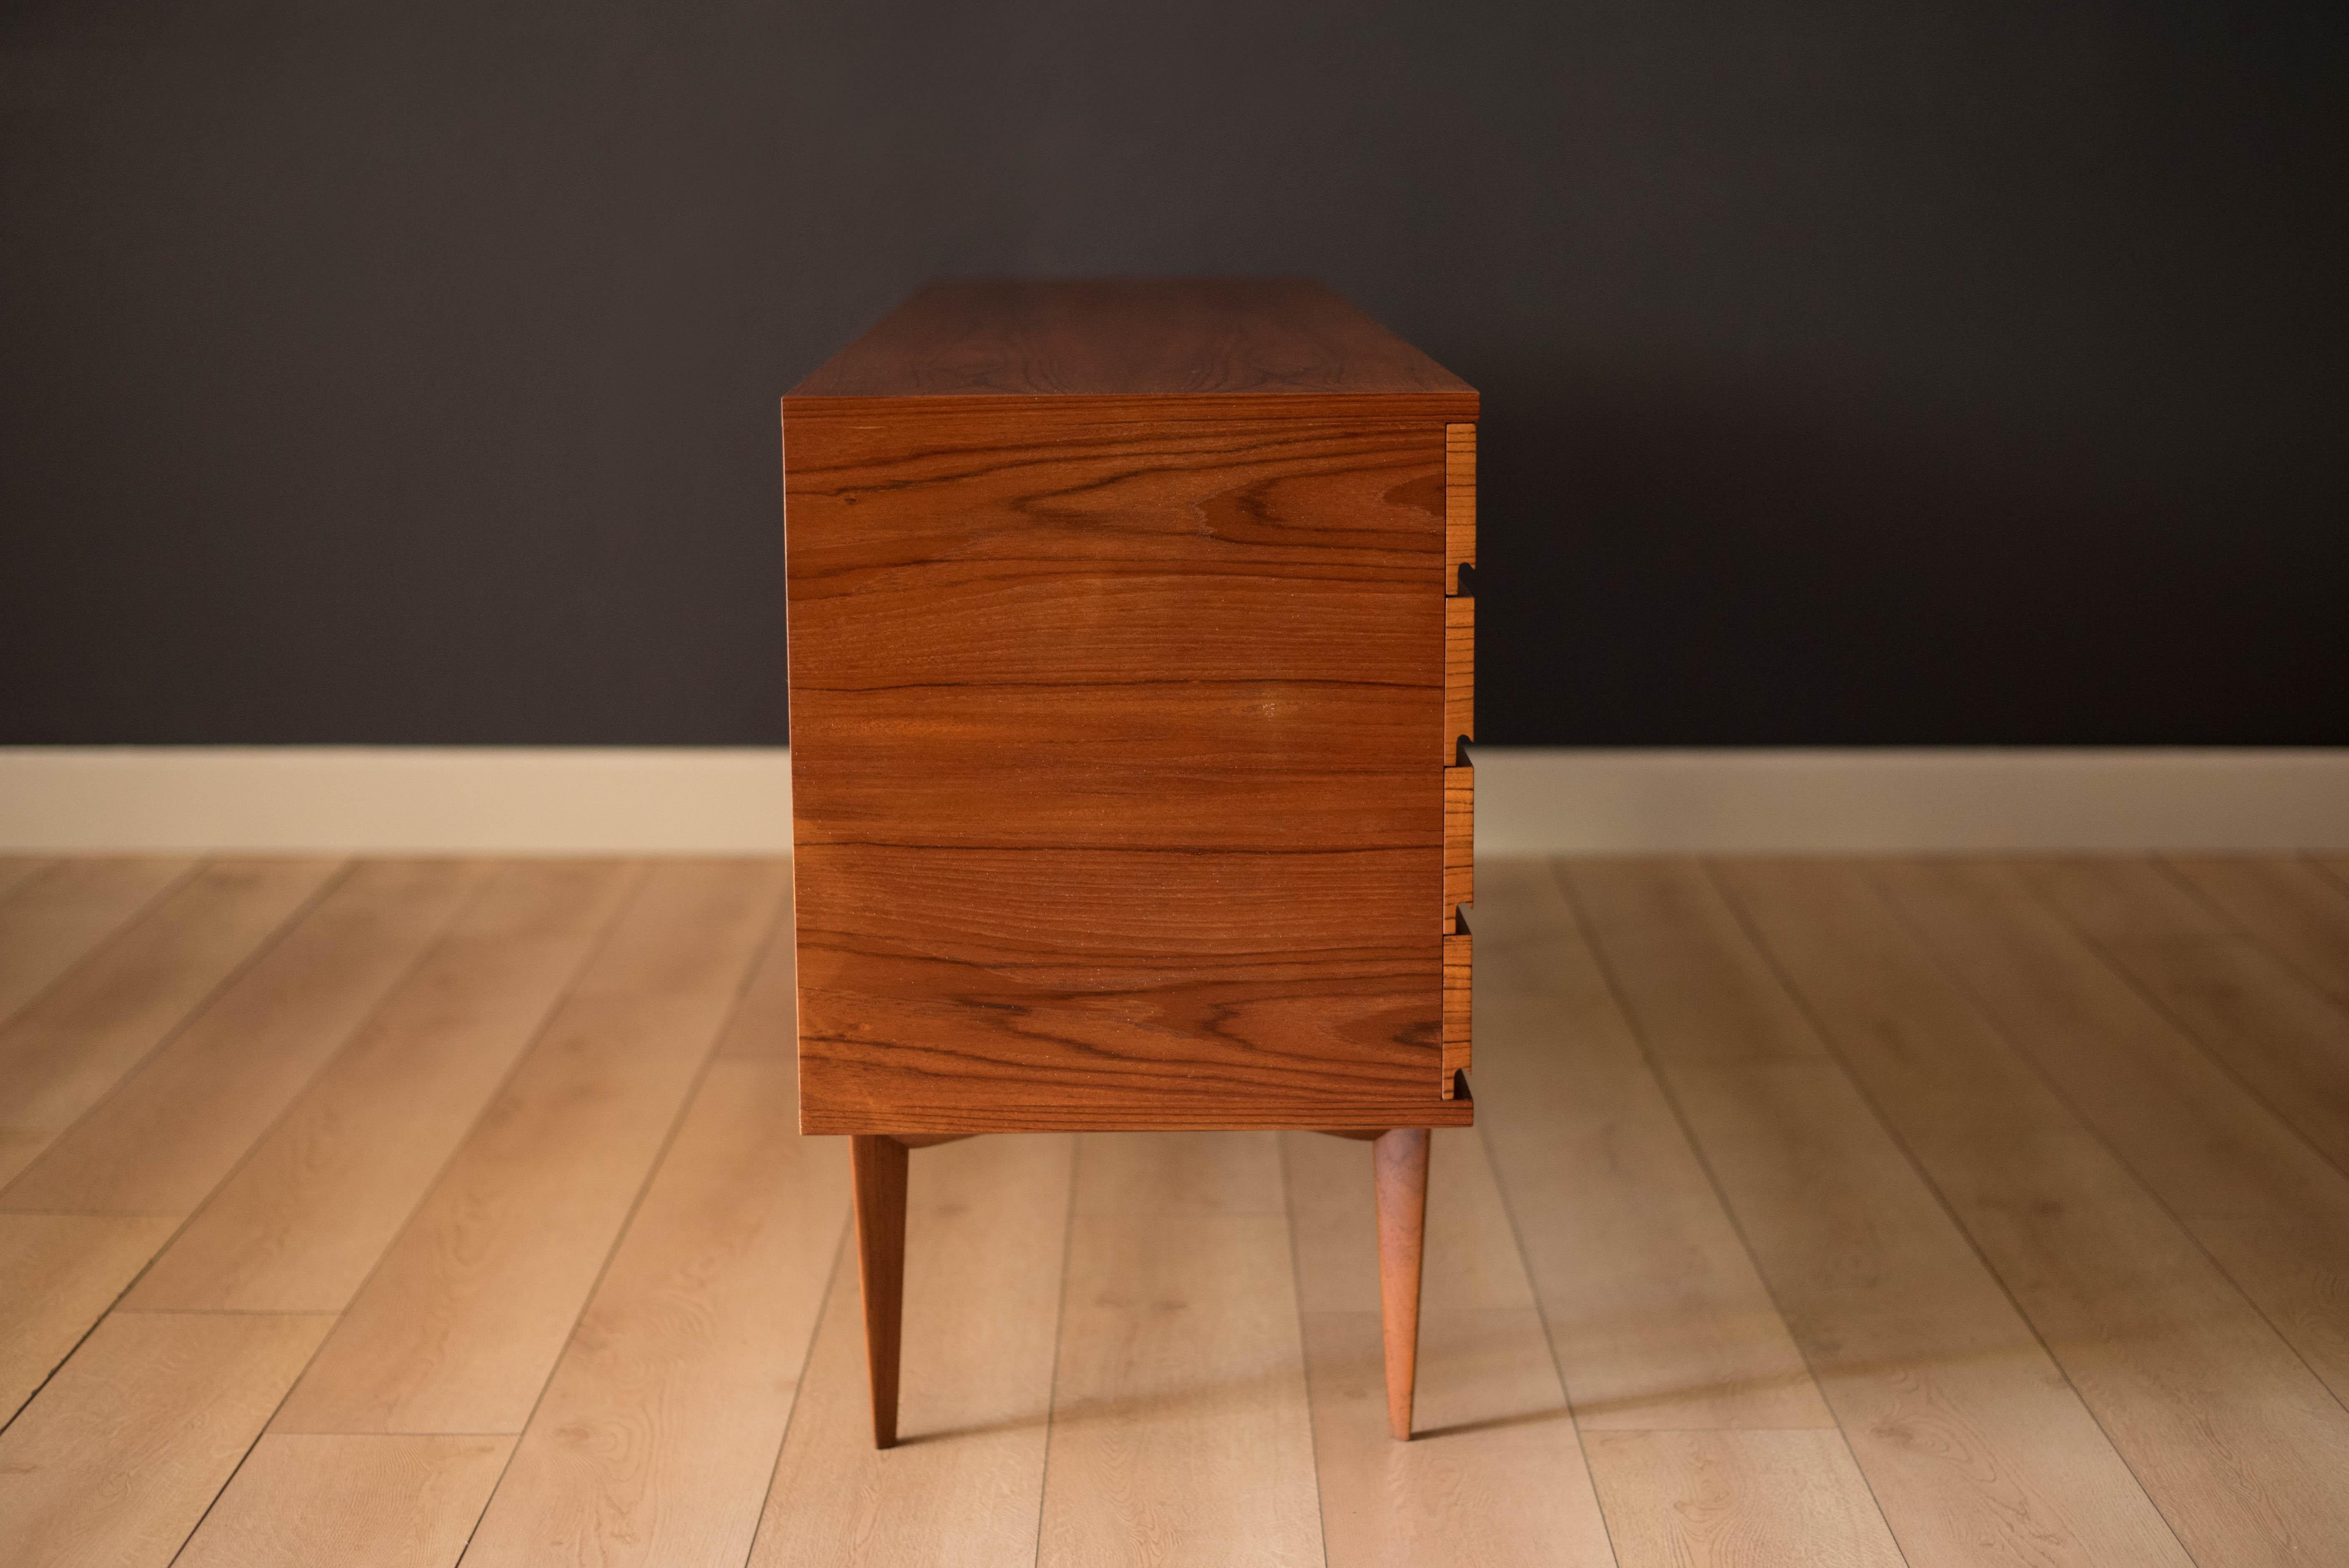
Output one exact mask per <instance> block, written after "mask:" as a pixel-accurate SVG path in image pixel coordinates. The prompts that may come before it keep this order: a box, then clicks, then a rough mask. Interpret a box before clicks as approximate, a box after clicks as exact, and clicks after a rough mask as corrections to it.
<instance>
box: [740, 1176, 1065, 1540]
mask: <svg viewBox="0 0 2349 1568" xmlns="http://www.w3.org/2000/svg"><path fill="white" fill-rule="evenodd" d="M822 1141H824V1142H827V1143H834V1142H837V1141H838V1140H836V1139H825V1140H822ZM1074 1154H1075V1139H1074V1138H1073V1137H1071V1136H1070V1135H1068V1134H1064V1133H1051V1134H1030V1135H1011V1136H989V1137H978V1138H971V1139H968V1140H967V1141H965V1142H962V1143H957V1144H948V1145H945V1146H942V1147H936V1148H927V1149H918V1150H916V1151H915V1154H914V1157H913V1162H912V1172H911V1177H910V1190H909V1193H908V1196H907V1200H906V1201H907V1214H906V1241H905V1342H904V1343H905V1348H904V1361H903V1364H902V1365H903V1368H904V1376H903V1378H902V1379H901V1389H902V1392H901V1394H900V1396H899V1403H898V1426H897V1429H898V1441H897V1447H895V1449H888V1450H886V1451H882V1450H879V1449H874V1447H873V1427H872V1417H871V1407H870V1406H869V1404H868V1402H867V1399H866V1394H865V1369H864V1318H863V1314H862V1310H861V1305H860V1302H859V1297H858V1294H857V1282H856V1266H855V1262H854V1254H853V1253H850V1254H848V1255H847V1256H845V1257H844V1258H843V1260H842V1261H841V1262H839V1264H838V1266H837V1267H836V1268H835V1270H834V1272H833V1276H832V1289H831V1294H830V1297H829V1299H828V1301H827V1302H826V1303H825V1307H824V1315H823V1326H822V1327H821V1328H819V1329H818V1330H817V1333H816V1339H815V1345H814V1346H813V1348H812V1351H811V1353H810V1355H809V1359H808V1368H807V1374H806V1376H805V1378H804V1380H803V1381H802V1384H801V1386H800V1391H799V1402H798V1405H797V1407H795V1408H794V1409H793V1411H792V1424H791V1433H790V1436H789V1437H788V1438H785V1440H784V1443H783V1450H782V1455H781V1460H780V1462H778V1464H777V1465H776V1467H775V1476H774V1485H773V1488H772V1490H771V1491H770V1492H769V1493H768V1497H767V1503H766V1509H765V1513H764V1517H763V1518H762V1519H761V1523H760V1526H759V1536H758V1542H757V1546H756V1549H755V1550H754V1551H753V1552H751V1555H750V1568H891V1565H894V1564H896V1563H916V1562H921V1563H956V1564H962V1565H966V1568H997V1565H1000V1568H1029V1565H1030V1564H1032V1563H1034V1562H1035V1561H1036V1547H1037V1530H1038V1521H1039V1516H1040V1509H1041V1505H1042V1502H1043V1492H1044V1446H1045V1436H1046V1423H1047V1418H1048V1416H1049V1413H1050V1407H1051V1397H1052V1354H1053V1340H1054V1334H1055V1332H1056V1330H1057V1329H1058V1327H1059V1315H1060V1303H1061V1262H1062V1256H1061V1253H1062V1246H1063V1243H1064V1241H1065V1239H1066V1236H1067V1229H1068V1212H1069V1188H1070V1178H1071V1168H1072V1166H1073V1163H1074Z"/></svg>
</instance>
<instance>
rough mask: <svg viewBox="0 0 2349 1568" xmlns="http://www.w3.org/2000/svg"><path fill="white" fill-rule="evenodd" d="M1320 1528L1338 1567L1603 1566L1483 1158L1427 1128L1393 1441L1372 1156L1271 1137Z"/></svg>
mask: <svg viewBox="0 0 2349 1568" xmlns="http://www.w3.org/2000/svg"><path fill="white" fill-rule="evenodd" d="M1281 1141H1282V1153H1283V1156H1284V1163H1285V1165H1286V1168H1287V1175H1288V1199H1289V1220H1290V1226H1291V1229H1292V1231H1293V1232H1294V1235H1295V1246H1296V1252H1297V1269H1298V1299H1299V1305H1300V1307H1301V1308H1302V1309H1303V1318H1304V1339H1305V1360H1306V1375H1307V1383H1308V1388H1309V1392H1310V1395H1311V1399H1312V1410H1313V1443H1314V1456H1315V1460H1316V1464H1317V1469H1318V1471H1319V1480H1320V1501H1321V1528H1322V1533H1323V1535H1324V1537H1325V1539H1326V1541H1327V1543H1328V1551H1329V1561H1330V1563H1331V1564H1332V1565H1333V1568H1349V1565H1352V1564H1371V1563H1378V1564H1394V1565H1397V1568H1402V1565H1404V1564H1412V1563H1434V1562H1457V1563H1493V1564H1506V1563H1546V1564H1547V1563H1588V1564H1592V1565H1594V1568H1598V1565H1604V1564H1609V1563H1612V1562H1613V1557H1612V1554H1611V1552H1609V1547H1608V1544H1607V1530H1606V1526H1605V1524H1604V1522H1603V1521H1601V1520H1600V1518H1599V1504H1598V1498H1597V1496H1596V1494H1595V1493H1594V1492H1593V1491H1592V1490H1591V1486H1590V1478H1589V1475H1588V1472H1587V1471H1586V1470H1585V1469H1584V1468H1583V1461H1582V1450H1581V1447H1580V1445H1579V1443H1578V1439H1577V1438H1576V1434H1575V1428H1574V1419H1573V1417H1572V1416H1571V1414H1570V1413H1569V1412H1568V1408H1567V1401H1566V1390H1565V1388H1564V1387H1563V1386H1561V1385H1560V1383H1559V1382H1558V1376H1557V1365H1556V1363H1555V1362H1554V1361H1553V1360H1552V1359H1551V1356H1550V1352H1549V1345H1548V1342H1547V1340H1546V1339H1545V1338H1544V1337H1543V1334H1542V1324H1541V1314H1539V1312H1538V1311H1537V1310H1536V1308H1535V1305H1534V1295H1533V1287H1532V1285H1531V1283H1530V1282H1528V1281H1527V1279H1526V1272H1525V1267H1524V1264H1523V1262H1522V1261H1521V1260H1520V1259H1519V1257H1518V1255H1517V1248H1516V1240H1515V1238H1514V1237H1513V1236H1512V1235H1511V1233H1510V1230H1509V1220H1508V1214H1507V1211H1506V1209H1505V1208H1504V1206H1503V1204H1502V1201H1501V1195H1500V1190H1499V1188H1498V1186H1497V1185H1496V1184H1495V1181H1494V1179H1493V1173H1492V1169H1491V1167H1490V1165H1489V1164H1488V1163H1487V1161H1486V1159H1485V1150H1484V1146H1483V1145H1482V1143H1481V1142H1480V1141H1479V1140H1478V1139H1477V1137H1476V1135H1475V1133H1474V1132H1473V1131H1470V1130H1468V1129H1466V1128H1439V1129H1438V1130H1437V1131H1436V1133H1435V1136H1434V1141H1433V1151H1432V1153H1431V1156H1430V1158H1429V1162H1428V1204H1427V1253H1426V1258H1425V1262H1424V1279H1423V1289H1422V1295H1421V1303H1420V1310H1421V1317H1420V1333H1419V1344H1420V1354H1419V1378H1418V1398H1417V1405H1416V1410H1415V1416H1414V1422H1413V1426H1414V1430H1415V1433H1416V1435H1415V1436H1414V1438H1413V1440H1412V1441H1411V1442H1409V1443H1397V1442H1396V1441H1394V1439H1393V1438H1392V1437H1390V1436H1389V1435H1388V1429H1387V1407H1386V1387H1385V1368H1384V1353H1383V1348H1382V1345H1383V1341H1382V1338H1381V1325H1380V1317H1379V1311H1378V1299H1379V1298H1378V1246H1377V1236H1376V1214H1375V1208H1374V1203H1373V1199H1372V1191H1371V1159H1370V1149H1369V1147H1368V1146H1367V1145H1364V1144H1361V1143H1359V1142H1354V1141H1350V1140H1340V1139H1337V1138H1330V1137H1322V1136H1320V1135H1319V1134H1314V1133H1290V1134H1285V1135H1283V1137H1282V1140H1281Z"/></svg>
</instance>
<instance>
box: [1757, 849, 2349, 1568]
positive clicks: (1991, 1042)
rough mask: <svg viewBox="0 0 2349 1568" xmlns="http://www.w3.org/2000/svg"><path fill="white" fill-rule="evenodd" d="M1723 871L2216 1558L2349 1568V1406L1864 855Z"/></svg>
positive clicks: (2089, 1395) (2084, 1393) (2192, 1532)
mask: <svg viewBox="0 0 2349 1568" xmlns="http://www.w3.org/2000/svg"><path fill="white" fill-rule="evenodd" d="M1723 878H1724V880H1725V881H1726V883H1727V884H1728V886H1729V887H1730V888H1731V889H1732V891H1733V893H1734V895H1735V897H1736V898H1737V900H1738V902H1739V903H1740V904H1741V905H1742V906H1743V907H1744V909H1745V911H1746V913H1747V915H1748V916H1749V918H1750V919H1752V920H1753V922H1754V926H1755V928H1756V929H1757V930H1758V931H1759V933H1760V935H1761V937H1762V940H1764V943H1765V944H1766V945H1767V947H1768V949H1769V950H1770V951H1771V952H1772V953H1773V954H1774V955H1775V958H1776V960H1777V961H1778V962H1779V964H1780V965H1781V966H1782V967H1783V968H1784V970H1785V973H1786V975H1787V977H1788V979H1789V981H1791V983H1792V984H1793V985H1794V987H1795V990H1796V991H1797V992H1799V993H1800V994H1801V995H1802V997H1803V999H1804V1000H1805V1002H1806V1003H1807V1005H1808V1007H1809V1010H1810V1012H1811V1013H1812V1015H1813V1016H1814V1017H1815V1018H1816V1019H1817V1021H1818V1023H1819V1027H1820V1028H1821V1029H1822V1030H1823V1031H1824V1032H1825V1033H1826V1037H1827V1039H1828V1041H1829V1043H1830V1044H1832V1045H1833V1046H1834V1047H1835V1049H1836V1050H1837V1053H1838V1054H1839V1055H1840V1056H1841V1058H1842V1060H1843V1062H1844V1064H1845V1065H1846V1066H1847V1068H1848V1069H1849V1071H1850V1072H1851V1073H1852V1075H1854V1076H1855V1077H1856V1078H1857V1079H1858V1081H1859V1083H1860V1085H1861V1086H1862V1087H1863V1088H1865V1089H1866V1090H1867V1091H1868V1096H1869V1097H1870V1098H1871V1099H1872V1101H1873V1102H1874V1104H1875V1106H1877V1108H1878V1110H1879V1111H1880V1112H1881V1114H1882V1115H1883V1116H1884V1117H1885V1119H1886V1120H1887V1121H1888V1122H1889V1123H1890V1125H1891V1126H1892V1127H1893V1129H1894V1130H1895V1132H1896V1133H1897V1134H1898V1135H1899V1137H1900V1138H1901V1139H1902V1140H1903V1141H1904V1142H1905V1143H1906V1144H1907V1146H1908V1147H1909V1150H1910V1151H1911V1153H1912V1154H1913V1155H1914V1157H1915V1158H1916V1159H1917V1161H1918V1163H1919V1164H1920V1165H1921V1166H1922V1168H1924V1171H1925V1174H1926V1175H1927V1177H1928V1178H1929V1179H1930V1180H1931V1181H1932V1183H1933V1184H1934V1186H1935V1187H1936V1188H1938V1189H1940V1193H1941V1195H1942V1197H1943V1198H1944V1199H1946V1200H1947V1201H1948V1203H1949V1204H1950V1206H1951V1210H1953V1211H1954V1213H1955V1214H1956V1216H1957V1218H1958V1220H1959V1222H1960V1223H1961V1225H1963V1226H1964V1227H1965V1229H1966V1231H1967V1232H1968V1233H1969V1234H1970V1235H1971V1238H1972V1240H1973V1241H1974V1243H1975V1245H1976V1246H1978V1247H1979V1248H1980V1249H1981V1250H1982V1254H1983V1255H1984V1256H1985V1257H1986V1258H1987V1259H1988V1260H1989V1262H1990V1263H1991V1266H1992V1268H1993V1269H1994V1270H1996V1271H1997V1272H1998V1275H1999V1277H2000V1279H2001V1280H2002V1282H2004V1284H2005V1286H2006V1288H2007V1290H2008V1291H2009V1292H2010V1293H2012V1295H2013V1299H2014V1301H2015V1302H2016V1303H2018V1304H2019V1305H2020V1306H2021V1307H2022V1309H2023V1313H2024V1314H2025V1315H2026V1317H2027V1318H2028V1319H2029V1321H2030V1322H2031V1324H2032V1325H2033V1327H2034V1328H2035V1329H2036V1330H2037V1331H2038V1333H2039V1334H2040V1336H2041V1338H2042V1339H2043V1340H2044V1342H2045V1344H2046V1345H2047V1347H2048V1349H2049V1351H2050V1352H2051V1353H2052V1354H2053V1355H2054V1357H2055V1360H2056V1363H2057V1364H2058V1365H2059V1366H2062V1367H2063V1369H2064V1373H2065V1375H2066V1376H2069V1378H2070V1379H2071V1381H2072V1383H2073V1385H2074V1386H2075V1387H2077V1388H2078V1389H2079V1391H2080V1394H2081V1397H2082V1398H2083V1399H2085V1402H2086V1403H2087V1406H2088V1407H2089V1409H2090V1410H2091V1411H2092V1412H2093V1413H2094V1414H2095V1417H2096V1419H2097V1422H2098V1423H2099V1425H2101V1426H2102V1428H2104V1430H2105V1432H2106V1435H2107V1436H2108V1438H2110V1440H2111V1442H2112V1445H2113V1447H2114V1448H2115V1449H2117V1450H2118V1451H2119V1453H2120V1454H2121V1456H2122V1457H2123V1458H2124V1459H2127V1461H2128V1463H2129V1466H2130V1468H2131V1469H2134V1470H2135V1471H2136V1473H2137V1478H2138V1480H2140V1481H2141V1482H2142V1483H2143V1484H2144V1486H2145V1488H2146V1490H2147V1492H2148V1493H2149V1494H2150V1495H2151V1497H2152V1498H2153V1501H2155V1502H2156V1503H2157V1504H2158V1506H2159V1507H2160V1508H2161V1510H2162V1512H2163V1514H2164V1515H2165V1516H2166V1517H2167V1518H2168V1521H2169V1523H2170V1526H2171V1528H2172V1529H2173V1530H2174V1531H2175V1532H2177V1534H2178V1539H2179V1540H2180V1541H2181V1542H2183V1543H2184V1544H2185V1546H2186V1547H2187V1549H2188V1550H2189V1552H2193V1553H2194V1554H2195V1556H2196V1557H2197V1558H2198V1559H2199V1560H2201V1561H2204V1562H2226V1563H2236V1562H2260V1563H2306V1564H2309V1565H2311V1568H2313V1565H2315V1564H2318V1563H2341V1562H2344V1561H2349V1491H2344V1490H2342V1489H2341V1488H2340V1487H2339V1485H2338V1478H2339V1477H2341V1476H2342V1475H2344V1474H2349V1409H2344V1407H2342V1406H2341V1404H2340V1403H2339V1402H2338V1401H2337V1400H2335V1399H2333V1397H2332V1396H2331V1395H2330V1393H2329V1392H2328V1391H2327V1390H2326V1389H2325V1388H2324V1386H2323V1384H2322V1383H2320V1382H2319V1381H2318V1380H2317V1378H2316V1377H2315V1376H2314V1375H2313V1373H2311V1372H2310V1370H2309V1369H2308V1367H2307V1366H2306V1365H2305V1364H2304V1363H2303V1362H2302V1360H2301V1359H2300V1357H2299V1356H2298V1355H2295V1354H2294V1353H2293V1352H2292V1349H2291V1347H2290V1346H2288V1345H2285V1344H2284V1343H2283V1341H2282V1339H2281V1338H2279V1337H2278V1336H2277V1334H2276V1333H2275V1331H2274V1330H2273V1329H2272V1328H2271V1326H2270V1325H2269V1324H2268V1323H2267V1322H2266V1320H2265V1319H2264V1318H2262V1317H2261V1315H2260V1314H2259V1313H2258V1311H2257V1310H2256V1309H2254V1308H2253V1307H2252V1306H2251V1303H2249V1302H2248V1301H2246V1300H2245V1299H2244V1298H2243V1296H2242V1294H2241V1293H2240V1292H2239V1291H2237V1290H2236V1288H2235V1286H2234V1284H2233V1283H2232V1282H2230V1281H2229V1280H2228V1279H2227V1278H2226V1277H2225V1276H2224V1275H2223V1274H2222V1273H2221V1272H2220V1271H2219V1269H2218V1267H2217V1265H2216V1264H2214V1263H2213V1262H2211V1261H2210V1259H2209V1255H2208V1254H2207V1253H2205V1252H2204V1251H2202V1249H2201V1248H2200V1247H2199V1246H2198V1245H2197V1244H2196V1243H2195V1242H2194V1241H2193V1239H2192V1238H2191V1237H2189V1236H2188V1235H2187V1234H2186V1233H2185V1231H2183V1230H2182V1229H2181V1228H2180V1227H2179V1226H2178V1222H2177V1220H2175V1219H2174V1218H2173V1217H2172V1216H2171V1215H2170V1214H2169V1213H2168V1211H2167V1210H2164V1209H2163V1208H2162V1207H2161V1205H2160V1204H2159V1203H2158V1201H2157V1200H2156V1199H2154V1198H2153V1196H2152V1195H2151V1194H2150V1193H2148V1192H2147V1190H2146V1189H2144V1188H2143V1187H2142V1186H2141V1185H2140V1184H2139V1183H2138V1182H2137V1180H2136V1179H2134V1178H2133V1177H2132V1176H2130V1175H2129V1173H2128V1172H2127V1169H2126V1168H2124V1167H2123V1166H2122V1165H2121V1163H2120V1162H2119V1160H2118V1159H2117V1158H2116V1157H2115V1156H2114V1155H2113V1153H2112V1152H2111V1150H2109V1149H2108V1148H2106V1147H2105V1145H2104V1144H2103V1143H2102V1142H2101V1141H2100V1140H2098V1139H2097V1138H2096V1137H2095V1136H2094V1135H2092V1134H2090V1133H2088V1132H2086V1131H2085V1130H2084V1129H2083V1128H2081V1127H2080V1126H2079V1125H2078V1122H2077V1119H2076V1117H2075V1115H2074V1113H2073V1112H2072V1110H2071V1108H2070V1107H2069V1106H2067V1105H2065V1104H2064V1102H2063V1101H2062V1100H2061V1099H2060V1098H2059V1097H2058V1096H2056V1095H2055V1094H2054V1091H2053V1090H2052V1089H2051V1088H2049V1087H2048V1085H2046V1083H2045V1082H2044V1080H2043V1079H2042V1078H2041V1077H2040V1076H2039V1075H2038V1074H2037V1073H2036V1072H2035V1071H2034V1070H2033V1069H2032V1068H2031V1067H2030V1066H2029V1065H2028V1064H2027V1063H2026V1062H2025V1061H2024V1060H2023V1058H2022V1057H2021V1056H2020V1055H2019V1054H2017V1053H2016V1052H2015V1051H2014V1050H2013V1048H2012V1047H2011V1046H2010V1045H2009V1044H2007V1043H2006V1041H2005V1040H2004V1039H2003V1038H2002V1036H2000V1035H1999V1033H1997V1032H1996V1030H1995V1029H1994V1028H1993V1027H1992V1024H1991V1023H1990V1022H1989V1021H1988V1020H1987V1019H1986V1018H1985V1017H1983V1016H1982V1013H1981V1012H1979V1011H1978V1010H1977V1009H1976V1008H1975V1007H1974V1006H1973V1004H1972V1002H1971V1000H1970V999H1969V998H1968V997H1967V996H1966V994H1965V993H1964V992H1961V990H1960V989H1959V988H1958V987H1957V985H1956V984H1955V983H1954V982H1953V981H1951V980H1950V979H1949V978H1948V976H1947V975H1945V974H1944V973H1943V972H1942V971H1940V968H1939V967H1938V966H1937V965H1936V964H1935V962H1934V961H1933V960H1932V959H1931V958H1930V956H1929V955H1928V954H1927V953H1926V952H1925V951H1924V950H1923V949H1922V948H1921V947H1920V945H1919V944H1918V942H1917V940H1916V939H1915V938H1914V937H1913V936H1912V935H1911V933H1910V932H1909V930H1908V929H1906V928H1905V927H1904V926H1903V925H1902V924H1901V923H1900V922H1899V919H1897V918H1895V917H1894V915H1893V913H1892V910H1891V909H1889V907H1888V906H1887V905H1886V904H1885V902H1884V901H1883V900H1882V899H1881V898H1879V897H1878V894H1877V891H1876V889H1875V888H1874V887H1872V886H1871V885H1870V883H1869V881H1868V877H1867V876H1866V874H1865V872H1864V871H1863V869H1862V868H1861V867H1859V866H1857V865H1856V864H1853V863H1851V862H1829V861H1818V860H1807V861H1783V862H1781V861H1771V862H1754V861H1744V862H1735V863H1731V864H1729V865H1726V866H1724V867H1723Z"/></svg>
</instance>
